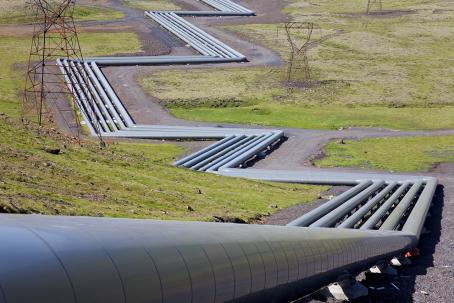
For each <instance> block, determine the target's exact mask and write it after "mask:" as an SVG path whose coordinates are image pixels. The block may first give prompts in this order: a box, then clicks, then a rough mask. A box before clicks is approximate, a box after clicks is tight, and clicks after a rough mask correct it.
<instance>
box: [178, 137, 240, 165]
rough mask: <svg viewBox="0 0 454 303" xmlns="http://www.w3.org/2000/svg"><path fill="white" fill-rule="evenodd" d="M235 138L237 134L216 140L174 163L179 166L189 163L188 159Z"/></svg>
mask: <svg viewBox="0 0 454 303" xmlns="http://www.w3.org/2000/svg"><path fill="white" fill-rule="evenodd" d="M233 138H235V136H227V137H225V138H224V139H222V140H220V141H218V142H216V143H214V144H211V145H209V146H207V147H205V148H203V149H201V150H199V151H198V152H196V153H192V154H190V155H188V156H186V157H184V158H182V159H180V160H178V161H175V162H174V163H173V165H175V166H179V165H182V164H184V163H187V162H188V161H190V160H192V159H194V158H197V157H198V156H200V155H202V154H204V153H206V152H207V151H209V150H211V149H213V148H215V147H218V146H219V145H222V144H224V143H225V142H228V141H230V140H232V139H233Z"/></svg>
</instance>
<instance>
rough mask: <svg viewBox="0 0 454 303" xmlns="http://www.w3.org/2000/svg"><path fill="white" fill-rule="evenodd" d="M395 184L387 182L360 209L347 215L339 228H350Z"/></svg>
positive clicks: (395, 184) (395, 183)
mask: <svg viewBox="0 0 454 303" xmlns="http://www.w3.org/2000/svg"><path fill="white" fill-rule="evenodd" d="M396 186H397V182H395V181H394V182H392V183H390V184H388V185H387V186H386V187H385V188H384V189H383V190H382V191H380V192H379V193H378V194H377V195H376V196H375V197H373V198H372V199H370V200H369V201H367V203H366V204H364V205H363V206H361V208H360V209H358V210H357V211H355V213H354V214H352V215H351V216H350V217H348V218H347V219H346V220H345V221H344V222H342V223H341V224H340V225H339V228H352V227H353V226H354V225H355V224H356V223H358V222H359V221H360V220H362V218H363V217H364V216H365V215H366V214H367V213H368V212H369V211H370V210H371V209H372V208H373V207H374V206H376V205H377V204H378V203H380V201H381V200H383V198H385V197H386V195H387V194H388V193H389V192H390V191H391V190H392V189H393V188H394V187H396Z"/></svg>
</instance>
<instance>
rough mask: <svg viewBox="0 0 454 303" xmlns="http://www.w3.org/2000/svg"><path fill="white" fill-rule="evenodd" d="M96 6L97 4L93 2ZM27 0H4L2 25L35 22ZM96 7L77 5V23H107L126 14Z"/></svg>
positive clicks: (0, 4) (75, 12)
mask: <svg viewBox="0 0 454 303" xmlns="http://www.w3.org/2000/svg"><path fill="white" fill-rule="evenodd" d="M93 2H94V3H93V4H94V5H96V2H98V1H93ZM25 3H26V1H25V0H3V1H2V3H0V24H21V23H31V22H33V16H32V12H31V11H29V10H28V9H27V8H26V5H25ZM94 5H90V6H87V5H76V7H75V10H74V18H75V20H76V21H93V20H98V21H105V20H113V19H121V18H123V17H124V14H123V13H122V12H120V11H116V10H114V9H111V8H106V7H100V6H94Z"/></svg>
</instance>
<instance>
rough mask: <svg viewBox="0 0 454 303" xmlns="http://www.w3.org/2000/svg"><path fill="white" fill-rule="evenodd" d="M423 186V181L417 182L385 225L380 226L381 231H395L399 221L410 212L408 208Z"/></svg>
mask: <svg viewBox="0 0 454 303" xmlns="http://www.w3.org/2000/svg"><path fill="white" fill-rule="evenodd" d="M422 184H423V182H422V180H419V181H416V182H415V183H414V184H413V186H412V187H410V189H409V190H408V192H407V193H406V194H405V196H404V197H403V198H402V200H401V201H400V202H399V204H397V206H396V208H394V210H393V211H392V212H391V213H390V214H389V216H388V218H386V220H385V222H383V224H382V225H381V226H380V230H393V229H395V228H396V227H397V225H398V224H399V221H400V220H401V219H402V216H403V215H404V214H405V212H406V211H407V210H408V207H409V206H410V205H411V202H412V201H413V200H414V198H415V196H416V194H417V193H418V191H419V189H420V187H421V186H422Z"/></svg>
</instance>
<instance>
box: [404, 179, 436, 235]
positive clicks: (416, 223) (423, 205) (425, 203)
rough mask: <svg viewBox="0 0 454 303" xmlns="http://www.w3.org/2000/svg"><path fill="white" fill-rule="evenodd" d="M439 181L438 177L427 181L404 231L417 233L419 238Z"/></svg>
mask: <svg viewBox="0 0 454 303" xmlns="http://www.w3.org/2000/svg"><path fill="white" fill-rule="evenodd" d="M437 185H438V181H437V179H436V178H431V179H429V181H427V182H426V185H425V187H424V190H423V191H422V193H421V195H420V196H419V198H418V201H417V202H416V204H415V206H414V207H413V210H412V211H411V213H410V215H409V216H408V218H407V220H406V221H405V224H404V226H403V228H402V231H403V232H409V233H411V234H414V235H416V237H417V238H418V239H419V236H420V235H421V230H422V228H423V226H424V221H425V219H426V216H427V212H428V211H429V207H430V204H431V203H432V197H433V196H434V193H435V190H436V189H437Z"/></svg>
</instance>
